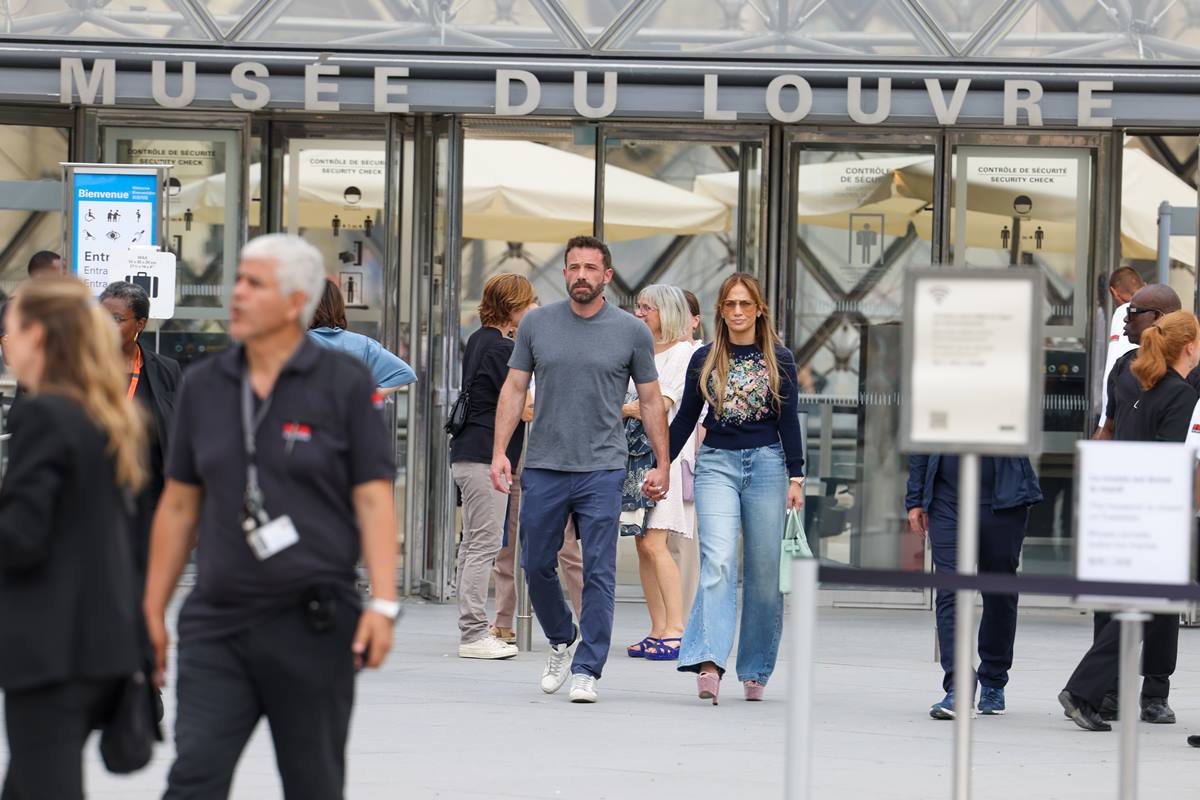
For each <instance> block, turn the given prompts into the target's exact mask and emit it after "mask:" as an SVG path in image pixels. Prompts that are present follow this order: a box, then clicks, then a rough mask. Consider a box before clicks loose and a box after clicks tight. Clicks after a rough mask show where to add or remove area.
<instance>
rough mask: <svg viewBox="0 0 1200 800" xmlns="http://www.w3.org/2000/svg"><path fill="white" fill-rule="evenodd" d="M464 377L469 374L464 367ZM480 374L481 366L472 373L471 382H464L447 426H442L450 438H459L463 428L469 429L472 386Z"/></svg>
mask: <svg viewBox="0 0 1200 800" xmlns="http://www.w3.org/2000/svg"><path fill="white" fill-rule="evenodd" d="M480 358H481V355H480V354H476V358H475V360H476V361H477V362H478V361H479V359H480ZM463 367H464V369H463V375H466V374H467V371H466V369H465V367H466V365H465V364H464V365H463ZM477 372H479V365H478V364H476V365H475V369H474V370H472V371H471V378H470V380H464V381H463V386H462V389H461V390H460V391H459V393H458V399H457V400H455V401H454V405H452V406H450V413H449V414H447V415H446V424H445V425H443V426H442V428H443V430H445V431H446V433H448V434H449V435H450V436H458V435H459V434H460V433H462V432H463V428H465V427H467V414H469V413H470V411H471V384H472V383H474V382H475V377H476V373H477Z"/></svg>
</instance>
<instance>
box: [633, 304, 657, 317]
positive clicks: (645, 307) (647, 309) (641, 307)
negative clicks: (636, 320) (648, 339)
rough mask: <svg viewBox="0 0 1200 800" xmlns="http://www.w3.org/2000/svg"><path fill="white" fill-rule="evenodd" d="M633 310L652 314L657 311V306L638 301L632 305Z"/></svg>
mask: <svg viewBox="0 0 1200 800" xmlns="http://www.w3.org/2000/svg"><path fill="white" fill-rule="evenodd" d="M634 310H635V311H637V312H638V313H639V314H652V313H654V312H655V311H658V306H652V305H647V304H646V303H638V304H637V305H636V306H634Z"/></svg>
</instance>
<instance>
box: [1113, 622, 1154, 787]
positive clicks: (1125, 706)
mask: <svg viewBox="0 0 1200 800" xmlns="http://www.w3.org/2000/svg"><path fill="white" fill-rule="evenodd" d="M1113 619H1115V620H1117V622H1119V623H1120V625H1121V655H1120V662H1119V669H1120V670H1121V678H1120V682H1119V683H1118V692H1117V708H1118V709H1119V710H1120V716H1121V768H1120V781H1121V791H1120V794H1119V797H1120V800H1137V760H1138V719H1139V718H1140V717H1141V707H1140V706H1141V703H1140V701H1139V700H1138V693H1139V690H1138V682H1139V678H1140V677H1141V676H1140V672H1141V670H1139V669H1138V646H1139V645H1140V644H1141V641H1142V625H1143V624H1144V623H1145V622H1146V621H1147V620H1149V619H1150V615H1149V614H1146V613H1144V612H1142V611H1134V610H1132V609H1131V610H1128V611H1119V612H1117V613H1116V614H1114V615H1113Z"/></svg>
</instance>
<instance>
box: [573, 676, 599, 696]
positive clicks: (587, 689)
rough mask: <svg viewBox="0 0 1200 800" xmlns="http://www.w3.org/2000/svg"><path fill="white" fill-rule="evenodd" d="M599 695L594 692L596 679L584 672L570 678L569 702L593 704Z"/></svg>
mask: <svg viewBox="0 0 1200 800" xmlns="http://www.w3.org/2000/svg"><path fill="white" fill-rule="evenodd" d="M597 697H599V694H598V693H597V692H596V679H595V678H593V677H592V676H591V675H588V674H587V673H585V672H577V673H575V674H574V675H572V676H571V702H572V703H594V702H596V698H597Z"/></svg>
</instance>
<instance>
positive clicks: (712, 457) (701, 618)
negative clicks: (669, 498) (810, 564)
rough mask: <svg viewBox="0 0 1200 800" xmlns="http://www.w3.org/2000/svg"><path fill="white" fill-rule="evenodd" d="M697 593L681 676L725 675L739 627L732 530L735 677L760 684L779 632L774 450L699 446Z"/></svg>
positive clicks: (782, 489)
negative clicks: (705, 669) (711, 671)
mask: <svg viewBox="0 0 1200 800" xmlns="http://www.w3.org/2000/svg"><path fill="white" fill-rule="evenodd" d="M695 487H696V516H697V517H698V519H699V523H700V525H699V527H700V530H699V534H698V535H699V537H700V586H699V588H698V589H697V591H696V600H695V603H694V604H693V605H692V614H691V616H690V617H689V618H688V624H687V629H686V631H685V632H684V634H683V648H682V650H681V651H680V654H679V667H678V668H679V670H680V671H682V672H699V668H700V665H701V664H703V663H704V662H706V661H711V662H713V663H714V664H716V665H717V668H718V669H719V670H720V672H721V674H722V675H724V674H725V664H726V662H727V661H728V660H729V653H730V652H731V651H732V650H733V636H734V631H735V629H736V626H737V584H738V531H739V530H740V531H741V534H742V556H743V558H744V559H745V568H744V575H743V583H744V586H743V591H742V629H741V635H740V636H739V637H738V653H737V676H738V680H740V681H758V682H759V683H761V684H764V685H765V684H766V683H767V680H768V679H769V678H770V677H771V672H772V671H773V670H774V669H775V659H776V657H777V656H778V654H779V637H780V634H781V632H782V630H783V595H782V594H780V592H779V550H780V543H781V542H782V540H783V532H784V525H785V523H786V516H787V491H788V473H787V465H786V464H785V462H784V458H783V448H782V447H781V446H780V445H778V444H774V445H769V446H767V447H757V448H753V449H749V450H717V449H716V448H713V447H708V446H703V447H701V448H700V454H699V455H698V456H697V458H696V472H695Z"/></svg>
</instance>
